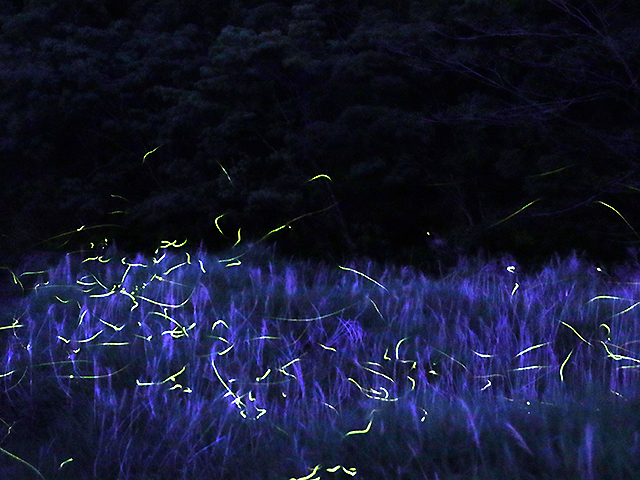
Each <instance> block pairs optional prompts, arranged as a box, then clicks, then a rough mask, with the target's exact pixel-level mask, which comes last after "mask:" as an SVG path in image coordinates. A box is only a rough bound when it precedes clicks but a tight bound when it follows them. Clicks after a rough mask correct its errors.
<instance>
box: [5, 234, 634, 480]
mask: <svg viewBox="0 0 640 480" xmlns="http://www.w3.org/2000/svg"><path fill="white" fill-rule="evenodd" d="M636 301H637V296H636V285H635V284H634V283H632V282H630V283H620V284H612V283H606V282H605V281H603V278H602V277H601V272H597V271H596V269H595V268H591V267H589V266H588V265H586V264H584V263H583V262H582V261H580V260H579V259H578V258H576V257H575V256H574V257H571V258H568V259H565V260H563V261H560V260H557V261H556V262H555V263H553V264H550V265H549V266H548V267H547V268H546V269H544V270H542V271H541V272H539V273H538V274H536V275H531V276H528V277H519V274H518V269H517V266H516V265H515V264H514V263H513V262H512V261H510V259H508V258H504V259H501V260H496V261H491V262H480V261H479V260H477V261H473V262H471V261H467V262H461V264H460V265H459V268H458V269H457V270H456V271H454V272H453V273H451V274H450V275H448V276H447V277H446V278H444V279H441V280H439V281H436V280H434V279H431V278H428V277H426V276H425V275H423V274H421V273H420V272H418V271H416V270H413V269H410V268H406V267H405V268H400V267H395V266H381V265H377V264H375V263H372V262H361V263H357V262H354V263H352V264H348V265H320V264H313V263H311V262H306V263H293V262H286V261H284V260H281V259H278V258H277V257H276V256H275V255H274V254H273V252H272V251H269V250H268V249H262V248H257V247H253V248H249V249H245V250H242V249H240V247H239V246H238V247H237V250H234V251H232V252H231V253H230V254H229V255H228V256H223V257H221V258H217V257H215V256H213V255H209V254H207V253H206V252H204V251H202V250H199V251H195V252H194V251H190V252H189V251H188V250H187V249H186V247H184V246H182V245H175V244H170V243H165V244H163V246H162V247H161V248H159V249H158V250H157V252H156V255H155V256H154V257H153V258H149V259H147V258H143V257H141V256H137V257H127V256H125V255H123V254H119V253H117V252H116V251H111V252H110V253H109V254H108V255H105V256H104V257H93V258H89V259H87V258H80V257H77V256H74V255H67V256H66V257H65V258H64V259H62V261H61V263H60V264H59V265H58V267H56V268H53V269H51V270H49V271H46V272H41V273H40V274H39V284H38V285H37V287H36V289H35V291H34V292H33V293H32V294H31V295H30V296H29V297H28V298H27V299H26V300H25V301H24V302H23V303H22V305H20V306H19V307H17V308H15V309H14V310H12V311H11V312H10V313H11V315H7V312H6V311H5V312H4V313H5V315H4V316H3V317H2V318H3V319H4V320H3V322H4V324H2V325H0V336H2V339H3V342H2V344H1V345H2V351H1V352H0V353H1V355H2V359H3V361H2V370H0V381H2V393H1V394H0V419H1V420H2V434H1V435H0V447H1V450H0V454H1V455H0V470H2V469H4V470H2V471H5V472H9V473H7V474H8V475H10V476H11V475H13V477H12V478H19V477H20V476H21V475H22V476H24V477H25V478H26V476H28V475H31V477H34V475H35V476H41V477H42V478H46V479H58V478H60V479H63V478H64V479H66V478H83V479H84V478H105V479H106V478H114V479H115V478H122V479H132V480H144V479H152V478H153V479H164V478H167V479H195V480H197V479H210V478H216V479H225V478H229V479H232V478H247V479H251V478H256V479H257V478H270V479H276V478H307V477H308V478H321V479H339V478H352V477H355V478H365V479H367V478H398V479H401V478H429V479H431V478H462V477H464V478H471V477H473V478H487V479H488V478H555V479H562V478H579V477H580V478H605V477H607V475H609V477H607V478H632V476H633V473H632V472H635V471H637V469H638V467H639V466H640V465H639V464H638V462H639V460H638V459H639V458H640V455H639V453H640V434H639V433H638V431H640V429H638V425H637V420H636V419H637V418H638V415H637V407H638V405H639V404H638V401H637V398H638V393H639V392H638V387H639V386H640V384H639V383H638V378H637V368H638V365H640V363H639V361H638V358H640V356H639V355H638V349H639V347H638V339H640V335H639V332H638V328H639V327H638V322H637V313H636V311H635V309H633V308H630V307H632V306H634V305H635V302H636ZM603 475H604V476H603ZM5 476H6V475H5ZM31 477H30V478H31ZM7 478H9V477H7ZM34 478H35V477H34Z"/></svg>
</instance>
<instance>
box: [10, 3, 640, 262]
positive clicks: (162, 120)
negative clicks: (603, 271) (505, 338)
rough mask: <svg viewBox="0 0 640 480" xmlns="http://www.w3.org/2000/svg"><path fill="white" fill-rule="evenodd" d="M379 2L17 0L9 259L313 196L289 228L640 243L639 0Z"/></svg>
mask: <svg viewBox="0 0 640 480" xmlns="http://www.w3.org/2000/svg"><path fill="white" fill-rule="evenodd" d="M367 5H368V6H366V7H365V6H362V5H360V4H358V3H357V2H355V1H323V0H306V1H299V2H290V1H286V2H285V1H280V2H263V1H259V2H258V1H240V0H238V1H208V2H191V1H184V0H163V1H158V2H147V1H131V2H124V1H117V0H111V1H106V2H105V1H97V0H91V1H89V0H82V1H81V0H57V1H47V2H41V1H29V0H23V1H6V0H5V1H2V2H0V22H1V24H2V36H1V40H0V62H1V63H2V65H3V68H2V71H1V72H0V85H1V89H0V124H1V125H3V126H4V127H5V128H4V129H3V130H2V131H0V159H1V161H2V173H1V176H0V228H1V229H2V235H1V236H0V250H1V251H2V252H3V255H4V258H2V259H0V261H5V262H11V261H13V259H14V258H16V257H17V255H19V254H20V253H25V252H28V251H31V250H33V249H41V250H50V249H62V250H69V249H73V248H76V247H77V246H78V245H81V244H86V243H87V242H90V241H95V240H97V239H101V238H105V237H107V238H114V239H116V240H117V241H118V242H119V246H122V247H126V248H137V249H149V248H155V246H157V244H158V242H159V240H162V239H181V238H189V240H190V241H192V242H194V243H197V242H199V241H204V242H205V244H206V245H207V247H208V248H209V249H210V250H212V251H216V250H217V249H220V248H224V247H228V246H229V245H230V244H233V243H234V242H235V241H236V239H237V236H238V233H237V232H238V229H239V228H242V231H241V232H242V233H241V235H242V238H243V239H245V238H250V239H253V240H257V239H260V238H262V237H264V235H266V234H267V233H269V232H270V231H271V230H272V229H274V228H277V227H278V226H280V225H284V224H286V223H287V222H291V221H292V220H294V219H296V218H298V217H300V216H303V215H306V214H309V213H312V212H317V213H314V214H313V215H308V216H305V217H302V218H300V219H299V220H296V221H295V222H291V223H290V224H289V226H291V227H292V228H287V229H282V230H280V231H278V232H276V233H274V234H273V235H271V236H270V237H269V240H277V242H278V244H279V245H280V246H281V247H282V248H283V249H284V250H285V251H286V252H289V253H298V254H302V255H315V256H318V255H321V254H330V255H335V256H345V255H349V256H350V255H354V254H364V255H368V256H370V257H372V258H384V259H387V260H388V259H393V260H397V261H402V262H412V263H414V264H417V265H424V264H430V263H431V262H432V261H433V254H434V253H433V252H434V249H433V248H431V247H430V246H429V244H428V242H427V241H426V239H428V238H429V237H428V232H437V233H439V234H440V236H442V237H444V239H445V240H446V242H447V243H446V244H444V243H442V242H441V245H446V248H445V250H447V252H449V251H451V252H456V253H458V252H475V251H477V250H478V249H479V248H480V247H482V248H484V250H485V251H487V252H498V251H509V252H511V253H513V254H515V255H517V256H518V257H519V259H521V261H522V263H526V262H530V261H537V260H540V259H541V257H546V256H548V255H549V254H550V253H551V252H560V253H564V252H567V251H569V250H571V249H574V248H575V249H579V250H586V251H587V252H588V253H589V254H590V255H591V256H592V258H596V259H598V260H620V259H622V256H624V255H626V253H627V250H626V249H627V247H631V246H633V245H637V244H638V236H637V235H636V234H635V232H634V230H633V228H630V227H629V226H631V227H635V228H638V227H639V226H640V212H638V210H637V209H636V208H634V207H633V206H634V200H635V199H636V198H637V189H638V187H639V177H638V173H639V172H638V158H639V157H638V153H639V135H638V134H639V133H640V129H639V127H638V113H639V111H638V108H639V101H640V86H639V85H638V71H640V65H639V63H640V57H639V52H640V41H638V40H639V39H640V26H638V22H637V18H638V14H639V13H640V7H639V6H638V4H637V3H636V2H616V3H615V4H613V5H612V4H611V2H608V1H605V0H592V1H590V2H587V3H585V2H576V1H572V0H545V1H541V2H524V1H518V0H511V1H498V0H480V1H471V0H467V1H462V0H428V1H414V2H409V1H397V2H367ZM156 148H157V150H155V151H153V150H154V149H156ZM151 151H153V153H150V154H149V155H146V156H145V154H147V153H148V152H151ZM318 175H326V176H322V177H317V178H315V177H316V176H318ZM312 178H315V179H314V180H313V181H309V180H310V179H312ZM532 202H533V203H532ZM605 204H606V205H605ZM527 205H529V206H528V207H527V208H525V209H523V210H521V209H522V208H523V207H525V206H527ZM607 205H609V206H611V207H613V208H615V210H613V208H608V207H607ZM520 210H521V211H520ZM516 212H519V213H518V214H517V215H514V216H511V215H513V214H515V213H516ZM618 213H619V214H618ZM221 215H224V216H222V217H221ZM510 216H511V217H510ZM622 216H623V217H624V220H626V221H627V222H628V223H629V224H627V223H625V221H624V220H623V218H621V217H622ZM507 217H510V218H508V219H507ZM216 219H217V221H218V223H217V225H216V223H215V222H216ZM505 219H507V220H505ZM83 225H84V226H85V229H83V230H81V231H80V232H77V229H79V228H80V227H82V226H83ZM90 227H91V228H90ZM218 227H219V229H218ZM220 230H221V231H222V232H223V233H224V236H223V235H221V233H220ZM67 232H73V233H72V234H66V233H67ZM52 237H56V238H54V240H50V239H51V238H52Z"/></svg>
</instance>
